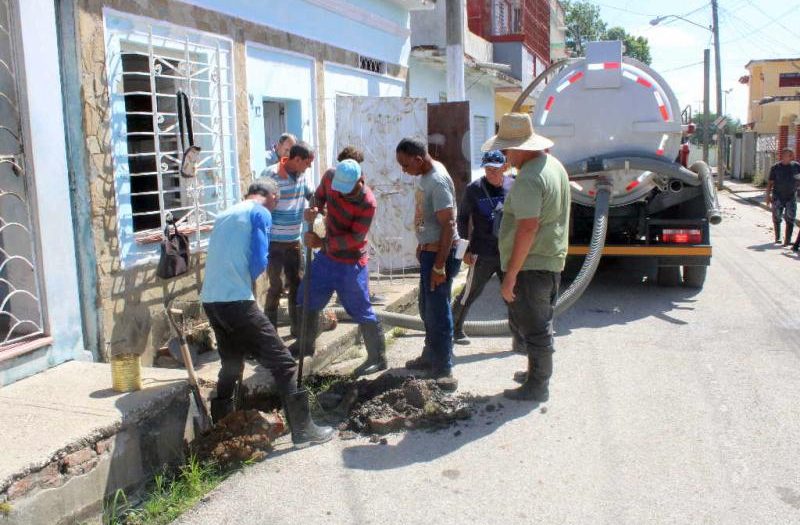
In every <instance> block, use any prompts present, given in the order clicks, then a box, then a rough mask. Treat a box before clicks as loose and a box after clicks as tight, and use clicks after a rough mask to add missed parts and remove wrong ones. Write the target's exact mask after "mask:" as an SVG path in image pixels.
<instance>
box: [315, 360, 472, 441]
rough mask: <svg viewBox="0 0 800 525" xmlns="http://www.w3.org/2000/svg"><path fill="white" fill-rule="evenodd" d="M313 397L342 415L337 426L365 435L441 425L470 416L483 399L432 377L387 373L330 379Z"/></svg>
mask: <svg viewBox="0 0 800 525" xmlns="http://www.w3.org/2000/svg"><path fill="white" fill-rule="evenodd" d="M323 382H324V380H323ZM317 400H318V401H319V403H320V405H321V406H322V408H323V409H325V410H327V411H328V414H330V415H334V416H335V415H339V416H340V418H343V419H344V421H342V422H341V423H340V424H339V430H341V431H343V432H357V433H359V434H365V435H374V434H378V435H383V434H389V433H391V432H397V431H400V430H406V429H420V428H444V427H447V426H449V425H451V424H452V423H453V422H455V421H458V420H463V419H469V418H470V417H472V415H473V414H474V413H475V411H476V405H477V404H478V403H480V402H483V401H484V400H483V399H479V398H476V397H475V396H472V395H470V394H464V393H462V394H450V393H447V392H445V391H443V390H442V388H441V386H440V385H439V384H438V383H437V382H436V381H435V380H432V379H417V378H414V377H402V376H392V375H389V374H385V375H383V376H380V377H378V378H377V379H374V380H365V379H362V380H359V381H349V382H348V381H338V382H334V383H332V384H329V385H328V388H327V390H326V391H325V392H323V393H320V394H318V395H317Z"/></svg>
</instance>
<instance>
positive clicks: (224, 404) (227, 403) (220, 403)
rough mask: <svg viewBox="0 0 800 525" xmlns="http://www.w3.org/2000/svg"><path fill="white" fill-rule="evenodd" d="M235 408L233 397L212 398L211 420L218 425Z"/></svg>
mask: <svg viewBox="0 0 800 525" xmlns="http://www.w3.org/2000/svg"><path fill="white" fill-rule="evenodd" d="M235 409H236V403H235V402H234V400H233V399H219V398H214V399H212V400H211V421H212V422H213V423H214V424H215V425H216V424H217V423H219V422H220V421H222V420H223V419H225V416H227V415H228V414H231V413H232V412H234V410H235Z"/></svg>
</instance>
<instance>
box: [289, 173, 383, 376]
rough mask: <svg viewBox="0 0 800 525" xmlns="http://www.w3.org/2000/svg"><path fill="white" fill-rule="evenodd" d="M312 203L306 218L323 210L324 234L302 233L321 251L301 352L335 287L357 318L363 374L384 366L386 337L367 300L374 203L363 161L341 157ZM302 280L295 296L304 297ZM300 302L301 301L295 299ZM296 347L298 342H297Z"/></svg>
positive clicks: (316, 330)
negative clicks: (363, 354) (364, 352)
mask: <svg viewBox="0 0 800 525" xmlns="http://www.w3.org/2000/svg"><path fill="white" fill-rule="evenodd" d="M313 203H314V207H312V208H309V209H308V210H306V217H305V218H306V220H307V221H313V220H314V219H315V218H316V216H317V214H318V213H319V212H321V211H323V210H324V211H325V212H326V213H325V235H324V237H320V236H319V235H317V234H316V233H314V232H308V233H306V234H305V243H306V245H307V246H310V247H312V248H319V249H320V251H319V253H318V254H317V256H316V257H315V258H314V261H313V262H312V263H311V272H310V273H311V276H312V277H311V289H310V291H309V295H310V299H309V304H308V316H309V317H308V323H306V333H305V334H303V335H305V337H303V338H302V340H303V341H308V347H307V348H306V349H305V355H313V353H314V341H315V340H316V338H317V335H318V334H319V315H320V311H322V309H323V308H324V307H325V305H326V304H327V303H328V301H329V300H330V298H331V295H333V292H336V295H337V296H338V298H339V302H340V303H341V304H342V306H343V307H344V309H345V310H346V311H347V313H348V315H350V317H351V318H352V319H353V321H355V322H356V323H358V325H359V328H360V329H361V334H362V335H363V337H364V345H365V346H366V347H367V359H366V361H365V362H364V363H362V364H361V365H360V366H359V367H358V368H357V369H356V371H355V374H356V375H367V374H372V373H375V372H378V371H380V370H385V369H386V368H387V364H386V343H385V340H384V337H383V327H382V326H381V323H380V321H379V320H378V318H377V316H376V315H375V312H374V311H373V309H372V305H371V304H370V301H369V270H368V269H367V260H368V255H367V232H369V227H370V225H371V224H372V218H373V217H374V216H375V209H376V207H377V205H376V201H375V196H374V195H373V194H372V190H370V189H369V187H367V185H366V184H365V183H364V177H363V176H362V174H361V166H360V164H359V163H358V162H356V160H353V159H352V158H349V159H345V160H342V161H341V162H339V164H338V165H337V166H336V169H329V170H328V171H327V172H326V173H325V175H323V177H322V182H321V183H320V185H319V187H318V188H317V191H316V192H315V193H314V198H313ZM307 284H308V283H307V281H306V280H304V281H303V283H302V284H301V287H300V290H299V291H298V293H297V300H298V303H300V302H301V301H300V298H301V297H303V287H304V286H306V285H307ZM299 307H300V308H302V304H300V305H299ZM298 350H299V348H298Z"/></svg>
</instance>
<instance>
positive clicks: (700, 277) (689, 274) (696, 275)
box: [683, 266, 708, 289]
mask: <svg viewBox="0 0 800 525" xmlns="http://www.w3.org/2000/svg"><path fill="white" fill-rule="evenodd" d="M707 271H708V266H684V267H683V285H684V286H686V287H688V288H697V289H700V288H702V287H703V284H705V282H706V273H707Z"/></svg>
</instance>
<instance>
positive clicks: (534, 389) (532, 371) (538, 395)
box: [503, 352, 553, 403]
mask: <svg viewBox="0 0 800 525" xmlns="http://www.w3.org/2000/svg"><path fill="white" fill-rule="evenodd" d="M552 374H553V354H551V353H549V352H545V353H542V354H537V356H536V357H535V358H534V357H533V356H532V355H530V354H529V355H528V377H527V378H526V381H525V382H524V383H523V384H522V386H520V387H519V388H511V389H508V390H505V391H504V392H503V396H505V397H506V398H508V399H514V400H517V401H539V402H540V403H544V402H545V401H547V400H548V399H549V398H550V390H549V383H550V376H551V375H552Z"/></svg>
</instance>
